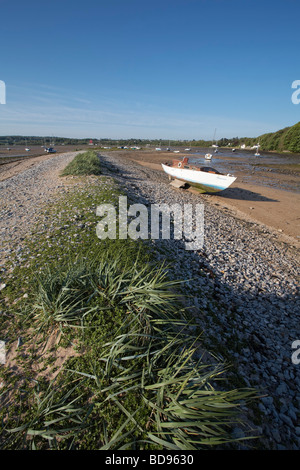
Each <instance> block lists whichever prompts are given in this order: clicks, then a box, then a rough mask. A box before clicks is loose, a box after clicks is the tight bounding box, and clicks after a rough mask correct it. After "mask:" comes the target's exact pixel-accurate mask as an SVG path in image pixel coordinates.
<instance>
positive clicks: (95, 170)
mask: <svg viewBox="0 0 300 470" xmlns="http://www.w3.org/2000/svg"><path fill="white" fill-rule="evenodd" d="M100 174H101V166H100V158H99V157H98V155H97V153H96V152H93V151H91V150H88V151H87V152H84V153H79V154H78V155H76V157H75V158H74V159H73V160H72V161H71V162H70V163H69V164H68V165H67V166H66V168H65V169H64V170H63V171H62V173H61V176H68V175H74V176H82V175H83V176H84V175H100Z"/></svg>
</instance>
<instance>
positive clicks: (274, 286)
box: [0, 152, 300, 450]
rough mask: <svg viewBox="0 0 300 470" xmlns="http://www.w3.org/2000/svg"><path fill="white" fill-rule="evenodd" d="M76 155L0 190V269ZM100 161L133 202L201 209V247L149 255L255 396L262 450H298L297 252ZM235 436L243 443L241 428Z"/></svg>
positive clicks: (144, 173)
mask: <svg viewBox="0 0 300 470" xmlns="http://www.w3.org/2000/svg"><path fill="white" fill-rule="evenodd" d="M75 155H76V152H74V153H67V154H62V155H59V156H57V157H54V158H52V159H51V160H47V161H44V162H41V163H39V164H36V165H35V166H33V167H32V168H30V169H27V170H26V171H24V172H22V173H19V174H18V175H15V176H14V177H12V178H9V179H7V180H6V181H3V182H1V183H0V192H1V206H0V234H1V241H2V243H1V248H0V264H1V262H2V263H4V262H5V260H7V259H9V256H10V253H11V252H12V251H14V250H18V249H19V248H20V246H21V244H22V239H23V237H24V236H25V235H26V234H27V233H29V231H30V228H31V227H32V226H33V224H34V223H36V221H38V220H39V217H40V213H41V209H42V207H43V206H44V205H45V204H46V203H48V202H50V201H55V198H56V197H58V196H59V194H62V193H63V192H64V191H65V183H64V182H63V180H62V179H60V178H59V176H58V174H59V171H60V170H61V169H63V168H64V167H65V166H66V164H67V163H68V162H69V161H70V160H72V158H73V157H74V156H75ZM102 160H103V164H104V166H105V167H106V168H105V167H104V173H105V172H106V173H107V174H109V175H110V176H113V177H114V178H115V179H116V180H117V181H118V182H119V183H120V184H121V185H122V186H123V187H124V188H125V189H126V191H127V194H128V196H131V197H132V199H133V200H134V201H136V202H140V203H143V204H147V205H149V204H151V203H167V204H171V203H175V202H177V203H179V204H184V203H190V204H193V205H194V204H196V203H199V201H201V202H202V203H203V204H204V220H205V227H204V246H203V248H202V249H201V250H198V251H187V250H186V249H185V247H184V243H183V242H182V241H181V240H178V241H176V240H172V239H171V240H163V241H161V242H160V241H159V242H158V243H157V256H158V257H159V256H160V254H161V257H162V258H163V257H164V256H165V253H167V254H168V257H169V259H171V260H172V264H173V266H174V268H173V272H172V275H173V276H174V278H177V279H185V280H186V283H185V288H186V293H187V294H188V296H189V306H190V307H191V309H192V310H193V312H194V315H195V318H196V321H197V324H198V326H199V328H201V329H203V330H204V337H205V345H206V346H207V347H208V348H209V349H210V350H211V351H212V352H216V353H217V355H218V356H219V357H224V359H226V360H227V359H228V358H230V360H231V362H233V368H234V369H235V370H236V371H237V372H238V375H239V376H240V377H241V379H242V380H243V382H244V384H245V385H246V386H250V387H254V388H256V389H258V390H259V391H260V392H261V394H262V395H263V397H262V398H261V399H260V400H259V405H258V408H259V413H260V416H259V418H257V419H258V424H257V426H256V430H255V434H257V432H259V434H260V435H261V436H262V438H261V440H260V442H261V447H262V448H264V449H278V450H285V449H295V450H296V449H297V450H299V449H300V420H299V415H300V394H299V389H300V364H295V363H293V361H292V354H293V352H294V350H293V349H292V343H293V342H294V341H296V340H300V328H299V316H300V309H299V282H298V280H299V263H298V260H299V252H298V251H297V249H295V248H293V247H291V246H289V245H288V244H284V243H280V242H278V241H277V240H276V238H274V236H273V234H272V233H271V232H270V231H269V230H268V229H267V228H265V227H262V226H259V225H258V224H252V223H250V222H246V221H242V220H239V219H237V218H235V217H233V216H232V215H231V214H230V213H228V212H226V211H225V210H219V209H218V208H217V207H215V206H213V205H211V204H209V202H208V200H207V199H206V197H205V195H195V194H193V193H191V192H187V191H184V190H178V189H175V188H173V187H171V186H170V185H169V181H168V178H167V176H166V175H164V174H163V173H162V172H160V171H156V170H152V169H150V168H146V167H142V166H140V165H138V164H137V163H134V162H131V163H130V162H124V161H122V159H121V158H119V157H118V156H117V155H114V154H112V153H111V154H107V155H103V156H102ZM111 170H113V172H112V171H111ZM0 283H1V272H0ZM239 386H240V384H239ZM247 413H250V418H251V419H252V420H253V421H254V418H255V417H254V416H251V410H250V411H249V410H247ZM251 419H250V420H251ZM235 433H236V437H243V435H244V434H243V433H244V431H243V429H242V428H237V429H236V430H235Z"/></svg>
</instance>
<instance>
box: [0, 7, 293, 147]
mask: <svg viewBox="0 0 300 470" xmlns="http://www.w3.org/2000/svg"><path fill="white" fill-rule="evenodd" d="M0 80H3V81H4V82H5V85H6V104H0V135H17V134H20V135H50V136H51V135H53V136H64V137H78V138H85V137H88V138H106V137H109V138H113V139H118V138H159V139H164V138H165V139H211V138H212V137H213V135H214V132H215V129H216V138H217V139H219V138H221V137H228V138H230V137H235V136H238V137H245V136H248V137H255V136H258V135H260V134H263V133H265V132H273V131H276V130H278V129H281V128H283V127H287V126H290V125H293V124H295V123H296V122H298V121H300V104H298V105H295V104H293V103H292V100H291V96H292V93H293V91H294V90H293V89H292V88H291V85H292V82H293V81H294V80H300V1H299V0H97V1H96V0H85V1H79V0H73V1H66V0H59V1H58V0H52V1H49V2H46V1H41V0H39V1H36V0H0Z"/></svg>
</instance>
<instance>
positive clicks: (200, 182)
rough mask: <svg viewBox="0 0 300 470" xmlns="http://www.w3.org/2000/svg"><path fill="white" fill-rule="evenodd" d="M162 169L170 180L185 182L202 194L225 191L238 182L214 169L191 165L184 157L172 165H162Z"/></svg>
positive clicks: (234, 178)
mask: <svg viewBox="0 0 300 470" xmlns="http://www.w3.org/2000/svg"><path fill="white" fill-rule="evenodd" d="M162 168H163V170H164V172H165V173H167V174H168V175H169V177H170V178H172V177H173V178H175V179H178V180H181V181H185V182H186V183H188V184H191V185H192V186H195V187H196V188H198V189H200V190H201V191H202V192H209V193H216V192H219V191H223V190H224V189H227V188H228V187H229V186H230V185H231V184H232V183H233V182H234V181H235V180H236V177H235V176H232V175H230V174H227V175H225V174H223V173H220V172H219V171H218V170H215V169H214V168H211V167H198V166H196V165H193V164H190V163H189V159H188V158H187V157H184V158H183V160H173V162H172V163H171V164H170V163H165V164H164V163H162Z"/></svg>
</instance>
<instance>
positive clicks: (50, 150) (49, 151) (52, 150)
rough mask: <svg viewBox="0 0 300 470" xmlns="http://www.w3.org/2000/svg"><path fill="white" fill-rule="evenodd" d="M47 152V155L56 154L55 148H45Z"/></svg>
mask: <svg viewBox="0 0 300 470" xmlns="http://www.w3.org/2000/svg"><path fill="white" fill-rule="evenodd" d="M45 152H47V153H56V150H55V149H54V148H53V147H48V148H45Z"/></svg>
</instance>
